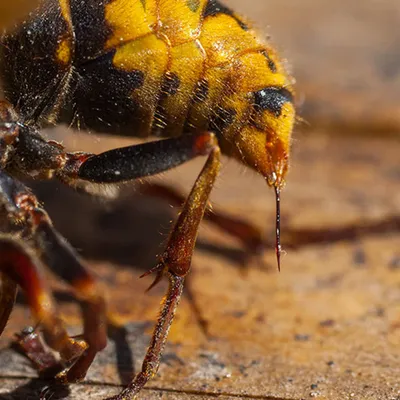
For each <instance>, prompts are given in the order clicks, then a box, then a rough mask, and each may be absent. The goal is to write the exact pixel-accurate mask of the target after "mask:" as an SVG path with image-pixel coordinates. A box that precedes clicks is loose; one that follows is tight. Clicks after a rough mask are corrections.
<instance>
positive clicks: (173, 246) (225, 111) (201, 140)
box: [0, 0, 295, 399]
mask: <svg viewBox="0 0 400 400" xmlns="http://www.w3.org/2000/svg"><path fill="white" fill-rule="evenodd" d="M1 52H2V54H1V68H2V69H1V77H2V80H3V83H4V93H5V99H6V102H4V103H3V104H2V107H1V110H0V111H1V116H0V129H1V135H2V136H1V143H0V156H1V158H0V168H1V174H3V175H4V179H3V181H4V182H6V183H3V192H4V193H5V194H6V196H5V197H7V201H6V200H3V203H5V204H6V202H7V207H8V209H12V210H13V211H15V214H18V213H19V214H18V215H20V214H21V212H22V215H23V216H24V218H25V223H26V225H27V226H28V228H29V229H28V231H29V235H28V236H29V238H30V241H31V242H33V246H34V247H38V246H41V249H42V253H44V254H47V256H43V257H42V260H41V262H43V263H46V264H47V265H49V266H50V267H55V262H54V259H55V257H56V255H55V254H56V250H55V249H56V248H57V249H58V251H59V253H58V254H61V256H60V255H58V257H59V258H62V261H63V262H64V264H68V262H71V263H75V264H74V265H75V266H76V267H75V269H74V268H72V269H73V270H74V272H66V271H62V272H61V273H60V274H59V275H60V276H61V277H62V278H63V279H65V280H67V281H68V282H70V283H71V284H72V286H73V287H74V288H75V289H76V290H77V291H78V292H79V294H80V295H81V297H83V298H84V300H85V301H86V304H89V306H90V307H91V308H92V310H93V309H94V308H96V307H97V308H99V307H100V308H102V301H101V299H100V298H99V297H98V296H96V295H94V292H93V290H94V289H93V288H94V283H92V281H91V278H90V276H89V275H88V274H87V273H86V272H82V271H84V269H83V267H82V266H81V263H80V262H79V261H78V260H77V258H76V256H75V255H73V252H72V250H71V249H70V248H69V247H68V245H66V244H65V243H62V244H61V242H60V239H59V236H57V235H58V234H57V233H56V232H55V231H54V228H52V227H51V223H50V221H49V220H48V217H47V216H46V217H43V218H45V219H46V221H47V222H46V224H47V226H48V230H49V231H52V232H53V233H52V239H51V240H50V241H47V242H46V246H47V247H46V248H45V249H44V250H43V247H44V244H43V243H44V241H43V238H41V236H40V235H41V233H40V229H39V227H40V226H41V225H40V221H39V222H38V218H37V216H36V214H37V213H39V211H38V210H39V208H40V207H39V206H38V204H37V201H36V200H35V199H34V196H33V195H31V194H30V193H29V192H28V191H27V189H26V188H24V187H23V186H22V184H20V183H19V182H18V181H16V177H17V176H20V175H23V176H24V175H25V176H35V177H38V176H39V177H42V178H50V177H56V178H58V179H60V180H62V181H63V182H64V183H66V184H68V185H71V186H77V185H78V184H80V183H82V182H83V183H84V182H87V181H89V182H94V183H105V182H107V183H116V182H120V181H127V180H131V179H135V178H139V177H145V176H149V175H152V174H155V173H158V172H161V171H165V170H167V169H170V168H172V167H174V166H177V165H180V164H182V163H183V162H185V161H187V160H189V159H191V158H193V157H196V156H199V155H207V156H208V160H207V162H206V164H205V167H204V169H203V170H202V172H201V173H200V175H199V177H198V179H197V181H196V183H195V185H194V187H193V189H192V192H191V193H190V195H189V196H188V198H187V200H186V202H185V204H184V206H183V211H182V213H181V214H180V217H179V218H178V221H177V222H176V225H175V227H174V229H173V230H172V233H171V235H170V239H169V242H168V245H167V248H166V250H165V252H164V254H163V255H162V257H161V259H160V261H159V264H158V265H157V267H156V268H154V269H153V270H152V271H151V272H157V279H159V278H161V276H163V275H166V276H168V278H169V280H170V289H169V292H168V295H167V300H166V302H165V303H164V304H163V309H162V312H161V315H160V318H159V321H158V323H157V327H156V331H155V334H154V336H153V339H152V342H151V344H150V347H149V350H148V353H147V356H146V359H145V361H144V365H143V370H142V372H141V373H139V374H138V376H137V377H136V378H135V380H134V381H133V382H132V384H131V385H130V386H129V388H128V389H126V390H125V391H124V392H123V394H121V395H120V396H117V398H118V399H125V398H131V397H132V396H134V395H135V394H136V393H137V392H138V391H139V390H140V389H141V388H142V387H143V385H144V384H145V383H146V382H147V380H148V379H150V377H151V376H152V375H154V373H155V372H156V371H157V368H158V364H159V358H160V353H161V351H162V348H163V346H164V343H165V340H166V336H167V332H168V329H169V326H170V324H171V322H172V318H173V315H174V313H175V308H176V306H177V303H178V301H179V298H180V295H181V292H182V287H183V282H184V277H185V275H186V274H187V273H188V271H189V269H190V262H191V257H192V252H193V246H194V242H195V238H196V235H197V230H198V225H199V223H200V220H201V219H202V217H203V214H204V212H205V210H206V207H207V202H208V196H209V193H210V191H211V188H212V186H213V183H214V181H215V179H216V176H217V174H218V170H219V166H220V160H219V155H220V151H221V150H222V152H223V153H225V154H227V155H230V156H232V157H234V158H236V159H238V160H239V161H240V162H243V163H245V164H246V165H248V166H250V167H251V168H252V169H254V170H256V171H257V172H259V173H260V174H261V175H262V176H264V177H265V179H266V181H267V183H268V184H269V185H270V186H273V187H274V188H275V190H276V193H277V195H279V191H280V189H281V187H282V186H283V184H284V180H285V175H286V172H287V169H288V159H289V152H290V141H291V133H292V128H293V124H294V120H295V109H294V104H293V88H292V84H291V83H292V82H291V78H290V77H289V76H288V75H287V73H286V71H285V69H284V68H283V66H282V63H281V61H280V60H279V58H278V55H277V54H276V52H275V51H274V50H273V49H272V47H271V46H270V45H269V44H268V43H266V42H265V41H264V40H262V39H261V38H260V37H259V36H258V35H257V34H256V33H255V32H254V30H252V29H251V28H250V26H249V25H248V24H247V23H246V22H245V21H244V20H243V19H242V18H241V17H239V16H237V15H236V14H235V13H234V12H233V11H231V10H230V9H229V8H227V7H225V6H224V5H223V4H222V3H220V2H219V1H217V0H104V1H99V0H86V1H81V0H58V1H56V0H42V2H41V7H40V8H39V9H38V10H37V11H36V12H34V13H32V15H31V16H30V18H28V19H27V20H26V21H25V22H24V23H23V24H20V25H18V26H17V27H16V28H15V29H14V30H11V31H10V32H8V33H7V32H6V33H5V34H4V35H3V37H2V40H1ZM51 123H66V124H68V125H74V126H77V127H79V128H80V129H88V130H92V131H98V132H103V133H110V134H123V135H130V136H137V137H149V136H158V137H160V138H166V139H165V140H158V141H155V142H150V143H145V144H142V145H137V146H130V147H127V148H122V149H115V150H111V151H109V152H106V153H103V154H100V155H93V154H83V153H67V152H66V151H65V150H64V149H63V148H62V146H60V145H59V144H56V143H54V142H49V141H46V140H45V139H44V138H43V137H42V136H41V135H40V133H39V131H38V129H40V128H41V127H43V126H45V125H48V124H51ZM209 132H211V133H209ZM21 198H22V199H25V201H27V204H26V202H25V203H24V201H22V200H21ZM26 199H28V200H29V201H28V200H26ZM277 200H278V204H279V196H278V197H277ZM8 203H11V205H9V204H8ZM7 207H6V208H7ZM21 210H22V211H21ZM40 213H41V215H45V213H44V211H43V210H40ZM12 218H13V216H12V217H11V219H12ZM14 218H15V217H14ZM278 218H279V217H278ZM219 224H220V225H224V224H223V223H222V222H221V221H220V222H219ZM239 225H240V224H236V225H235V226H236V228H233V229H230V230H231V233H233V234H236V235H237V236H239V237H240V236H242V237H245V236H246V235H247V233H244V231H241V229H240V228H237V227H238V226H239ZM230 226H232V224H231V225H230ZM50 227H51V228H50ZM278 228H279V226H278V227H277V231H278V233H279V229H278ZM226 229H227V230H228V228H226ZM38 232H39V233H38ZM5 243H6V244H7V246H9V247H10V246H11V247H10V248H11V250H12V251H11V250H10V251H11V252H12V253H13V254H14V253H15V254H24V255H25V256H26V258H27V259H29V260H30V262H29V263H28V264H31V266H30V267H29V269H34V267H35V265H36V264H37V262H36V261H35V259H32V258H30V256H29V255H28V253H26V251H25V250H24V249H23V248H21V246H20V244H19V243H17V242H16V241H10V240H9V239H7V241H6V242H5ZM49 243H50V244H49ZM277 251H278V256H279V251H280V245H279V242H278V244H277ZM15 263H16V261H15V262H13V263H12V265H13V267H14V268H16V265H15ZM65 268H67V267H65ZM3 269H4V270H5V268H3ZM16 269H17V268H16ZM24 271H25V270H24ZM23 275H24V273H23V272H21V276H19V277H18V279H17V281H18V282H19V283H20V282H21V281H22V282H25V280H26V278H25V279H24V276H23ZM6 276H7V277H11V276H12V274H11V275H10V274H7V273H6ZM88 282H90V284H89V283H88ZM25 283H26V282H25ZM22 286H23V287H24V285H22ZM32 302H34V295H32ZM33 308H34V307H33ZM39 309H40V307H39ZM84 310H85V309H84ZM42 311H43V310H39V311H38V313H39V314H40V313H41V312H42ZM45 314H46V313H45ZM46 316H47V314H46ZM41 317H42V316H41ZM85 325H87V323H86V324H85ZM103 325H104V320H103V319H101V318H100V319H98V320H96V321H94V327H95V328H88V327H87V329H86V332H85V334H84V338H85V340H86V342H87V344H88V345H89V348H88V350H86V353H84V354H83V355H82V356H81V357H80V358H78V361H77V362H76V363H75V364H74V366H73V367H72V368H71V370H70V371H68V373H66V374H64V375H63V378H64V379H65V380H67V381H74V380H77V379H81V378H82V377H83V376H84V374H85V373H86V370H87V368H88V367H89V365H90V363H91V360H92V359H93V357H94V355H95V353H96V351H97V350H99V349H101V348H102V346H103V345H104V340H103V336H104V327H103ZM46 329H47V330H46ZM46 329H45V333H46V335H47V339H48V341H49V342H51V344H53V347H55V348H56V349H58V350H60V351H61V353H62V352H63V351H64V352H65V353H68V354H67V355H66V357H65V358H72V357H77V355H76V354H75V353H76V352H75V350H76V347H77V346H78V345H77V344H76V343H72V342H71V340H69V341H68V340H67V339H65V338H64V339H63V340H64V342H63V343H64V344H61V342H60V340H59V338H55V336H56V334H55V333H54V329H51V327H50V326H49V327H47V328H46ZM65 343H69V348H68V346H67V348H68V349H69V350H67V349H66V348H65ZM63 346H64V347H63ZM74 346H75V347H74ZM82 346H83V345H82ZM78 347H79V346H78ZM88 354H89V356H88Z"/></svg>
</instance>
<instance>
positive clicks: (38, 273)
mask: <svg viewBox="0 0 400 400" xmlns="http://www.w3.org/2000/svg"><path fill="white" fill-rule="evenodd" d="M0 253H1V260H0V270H1V271H2V273H3V274H6V275H7V276H8V277H9V278H10V279H12V280H14V281H15V282H16V283H18V285H19V286H20V287H21V288H22V290H23V291H24V292H25V294H26V297H27V300H28V303H29V306H30V308H31V310H32V312H33V314H34V316H35V319H36V320H37V321H40V323H41V326H42V327H43V333H44V337H45V340H46V343H47V344H48V345H49V346H50V347H52V348H53V349H54V350H57V351H59V352H60V354H61V355H62V357H63V359H65V360H73V359H75V358H76V357H78V356H79V355H80V354H81V353H82V350H83V349H84V348H85V347H86V345H85V344H84V343H83V342H81V341H76V340H74V339H71V338H69V336H68V334H67V332H66V330H65V328H64V325H63V322H62V320H61V319H60V318H59V316H58V313H57V310H56V308H55V306H54V302H53V298H52V296H51V294H50V291H49V289H48V288H47V286H46V284H45V280H44V278H43V276H42V267H41V264H40V262H39V261H38V260H37V259H36V258H35V257H34V256H33V255H31V254H29V252H28V251H27V250H26V249H25V248H24V247H23V246H22V244H20V243H18V242H17V241H16V240H14V239H8V238H4V237H3V238H0Z"/></svg>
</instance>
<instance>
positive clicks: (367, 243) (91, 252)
mask: <svg viewBox="0 0 400 400" xmlns="http://www.w3.org/2000/svg"><path fill="white" fill-rule="evenodd" d="M229 3H231V4H236V5H238V6H239V8H240V9H241V10H243V11H246V12H247V13H248V14H250V16H252V17H253V18H255V19H257V20H258V21H259V22H260V25H261V26H262V27H268V26H270V28H268V32H269V33H271V34H272V35H273V40H274V42H275V43H277V44H278V46H279V47H280V48H281V49H283V50H284V54H286V56H287V57H288V58H290V62H291V64H292V66H293V68H294V71H295V75H296V77H297V80H298V88H299V95H300V98H302V97H304V102H303V104H302V107H301V109H302V115H303V117H304V118H305V119H306V120H307V122H308V124H305V123H303V124H301V125H300V126H299V127H298V129H297V132H296V138H295V142H294V154H293V162H292V169H291V173H290V177H289V181H288V185H287V188H286V189H285V191H284V193H283V200H282V209H283V234H282V242H283V246H284V248H285V250H286V252H287V254H286V255H285V257H284V258H283V270H282V272H281V273H280V274H279V273H278V272H277V271H276V267H275V257H274V251H273V246H272V244H271V247H270V248H268V249H267V250H266V251H265V253H264V255H263V265H264V267H263V268H260V266H259V265H258V264H254V265H248V266H247V268H246V269H244V268H243V265H242V260H243V256H244V253H243V250H242V249H241V247H240V245H239V244H238V243H236V242H235V241H234V240H232V239H231V238H229V237H227V236H225V235H221V233H220V232H218V231H217V230H216V229H215V228H213V227H211V226H210V225H207V224H204V226H203V227H202V230H201V234H200V237H199V243H198V246H197V250H196V254H195V257H194V261H193V270H192V274H191V277H190V282H189V284H190V286H189V288H190V290H189V291H186V296H185V298H184V299H183V301H182V303H181V306H180V308H179V311H178V316H177V319H176V321H175V323H174V325H173V328H172V330H171V334H170V340H169V344H168V346H167V348H166V351H165V356H164V359H163V363H162V365H161V368H160V372H159V374H158V376H157V377H156V378H155V379H154V380H153V381H152V382H151V383H150V384H149V385H148V387H147V389H146V390H145V391H143V393H142V396H141V398H142V399H149V400H152V399H173V400H174V399H195V400H203V399H213V398H221V399H223V400H228V399H229V400H230V399H274V400H295V399H309V398H321V399H333V400H335V399H338V400H339V399H340V400H342V399H357V400H361V399H362V400H364V399H371V400H372V399H376V400H381V399H385V400H386V399H391V400H396V399H398V398H399V396H400V382H399V380H398V377H399V372H400V346H399V345H400V291H399V287H400V246H399V243H400V162H399V159H400V157H399V155H400V140H399V139H400V53H399V46H398V43H399V39H400V38H399V35H400V34H399V33H398V30H396V29H395V27H396V26H398V23H399V22H400V5H399V2H398V1H397V0H386V1H380V2H376V1H372V0H369V1H363V2H361V1H358V2H352V3H351V4H348V3H347V2H344V1H337V2H332V1H328V0H321V1H319V2H318V3H317V4H315V3H316V2H315V1H312V0H304V1H301V2H300V1H297V0H290V1H289V0H288V1H274V0H268V1H266V0H259V1H256V0H253V1H252V2H251V3H250V4H249V5H246V4H245V2H242V1H241V0H235V1H233V0H232V1H230V2H229ZM49 134H50V135H54V136H55V137H59V135H63V134H64V133H63V132H61V133H60V132H58V131H57V132H52V133H49ZM65 143H66V144H67V145H68V146H69V147H71V148H79V149H86V150H91V151H101V150H104V149H106V148H110V147H113V146H116V145H121V144H127V143H129V141H128V140H126V139H125V140H120V139H111V140H110V139H106V138H101V139H99V138H98V137H86V136H74V137H71V136H70V137H68V138H66V139H65ZM201 165H202V160H198V161H195V162H192V163H190V164H188V165H187V166H185V167H181V168H179V169H177V170H176V171H173V172H172V173H169V174H166V175H165V176H163V178H162V182H164V183H165V182H171V183H172V184H175V186H178V187H180V188H182V189H183V190H186V191H187V190H188V189H189V188H190V185H191V184H192V183H193V181H194V179H195V177H196V175H197V173H198V171H199V170H200V168H201ZM159 179H160V178H159ZM217 186H218V187H217V188H216V190H215V191H214V193H213V199H214V202H215V205H216V206H219V207H222V208H223V209H224V210H225V211H229V212H231V213H232V214H235V215H239V216H242V217H244V218H246V219H248V220H249V221H253V222H254V223H256V224H258V225H260V226H261V227H262V228H263V229H265V232H266V235H267V237H268V238H270V239H271V243H272V241H273V227H274V201H273V193H272V191H271V190H268V188H267V187H266V185H265V183H264V182H263V181H262V180H261V178H259V177H257V176H254V175H253V174H252V173H251V172H248V171H244V170H243V168H242V167H238V166H237V165H236V164H235V163H234V162H232V161H228V160H225V162H224V168H223V171H222V174H221V178H220V179H219V183H218V185H217ZM36 190H37V192H38V194H39V196H40V198H41V199H42V200H43V201H44V203H45V205H46V208H47V209H48V210H49V212H50V213H51V215H52V216H53V218H54V221H55V225H56V226H57V227H58V228H59V229H60V230H61V231H62V232H63V233H64V234H65V235H66V236H67V237H68V239H69V240H70V241H71V243H72V244H74V245H75V246H76V247H77V249H78V250H79V251H80V252H81V253H82V254H83V255H84V256H85V257H86V258H87V260H88V264H89V266H90V268H91V269H92V270H93V271H94V273H95V274H97V275H98V277H99V280H100V281H101V282H102V284H103V285H104V287H105V288H106V289H105V290H106V292H107V295H108V297H109V300H110V307H111V310H112V311H113V313H114V315H115V316H116V318H118V320H119V321H120V322H124V323H125V324H126V330H125V331H119V332H114V333H113V334H112V335H111V336H112V338H111V340H110V343H109V346H108V347H107V349H106V351H104V352H103V353H102V354H101V355H100V356H99V357H98V358H97V359H96V362H95V364H94V366H93V367H92V368H91V370H90V373H89V375H88V378H87V380H86V381H85V382H84V383H83V384H80V385H73V386H71V388H70V389H69V390H66V391H64V392H63V391H61V392H59V393H58V392H57V393H55V394H52V393H49V394H48V396H47V398H48V399H49V400H50V399H51V400H54V399H61V398H65V399H74V400H75V399H77V400H80V399H88V398H90V399H102V398H103V397H105V396H106V395H111V394H115V393H116V392H117V391H118V390H119V389H120V386H119V385H120V384H121V381H126V380H127V379H128V378H129V376H130V375H132V373H133V371H137V370H138V369H139V368H140V364H141V360H142V358H143V354H144V351H145V348H146V345H147V343H148V340H149V336H148V335H149V333H150V332H151V329H152V323H153V321H154V319H155V317H156V315H157V311H158V304H159V301H160V299H161V297H162V295H163V291H164V290H165V284H161V285H160V286H159V287H156V288H155V289H154V290H152V291H151V292H150V293H148V294H145V293H144V290H145V289H146V288H147V286H148V285H149V283H150V279H145V280H139V279H138V276H139V275H140V274H141V273H142V272H143V270H145V269H147V268H149V267H151V266H153V265H154V262H155V261H156V254H157V253H159V252H160V251H161V249H162V242H165V239H166V235H167V233H168V229H169V227H170V220H171V219H172V218H173V216H174V210H172V209H171V207H169V206H168V204H164V203H162V202H159V201H156V200H154V199H149V198H147V197H144V196H140V195H138V194H137V193H132V191H131V190H126V191H124V194H123V196H122V197H121V198H119V199H117V200H115V201H112V202H111V203H105V204H104V203H102V202H100V201H96V200H93V199H89V198H87V197H82V196H79V195H77V194H76V193H73V192H72V191H70V190H68V189H65V188H63V187H60V186H57V185H52V184H43V185H37V186H36ZM265 266H266V267H265ZM54 289H55V295H56V298H57V299H58V301H59V304H60V309H61V311H62V314H63V315H64V316H65V320H66V322H67V323H68V326H69V328H70V329H71V333H73V334H75V333H79V332H80V331H81V328H80V320H79V314H78V312H77V305H76V303H75V301H74V300H73V297H72V296H70V294H69V293H68V291H67V290H66V288H65V287H63V286H61V285H60V284H59V283H58V282H54ZM188 294H189V295H188ZM201 319H203V320H205V321H206V322H207V323H208V332H204V329H202V325H201V324H200V320H201ZM29 323H31V320H30V314H29V311H28V310H27V309H26V307H25V306H24V301H23V298H22V297H21V298H20V299H19V304H18V306H17V307H16V309H15V311H14V313H13V315H12V319H11V321H10V323H9V325H8V327H7V328H6V331H5V334H4V335H3V337H2V338H1V339H0V400H14V399H37V398H38V396H39V395H38V393H40V392H41V390H42V389H43V387H44V386H45V385H46V382H41V381H37V380H36V379H35V377H36V373H35V371H34V370H33V369H32V367H31V366H30V365H29V363H28V362H27V361H26V360H25V359H24V358H22V357H21V356H19V355H18V354H17V353H16V352H15V351H14V350H11V349H9V344H10V339H11V338H12V336H13V333H14V332H18V331H19V330H20V329H21V328H23V327H24V326H25V325H27V324H29Z"/></svg>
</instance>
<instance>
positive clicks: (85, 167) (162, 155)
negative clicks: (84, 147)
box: [58, 132, 215, 186]
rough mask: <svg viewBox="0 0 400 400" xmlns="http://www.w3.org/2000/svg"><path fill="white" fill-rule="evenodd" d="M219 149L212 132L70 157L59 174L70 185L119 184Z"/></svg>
mask: <svg viewBox="0 0 400 400" xmlns="http://www.w3.org/2000/svg"><path fill="white" fill-rule="evenodd" d="M213 146H215V137H214V135H213V134H212V133H210V132H204V133H202V134H200V135H187V136H180V137H177V138H172V139H165V140H159V141H154V142H148V143H142V144H138V145H133V146H128V147H123V148H118V149H113V150H109V151H106V152H104V153H101V154H98V155H93V154H84V153H72V154H71V153H68V154H67V157H68V160H67V162H66V164H65V166H64V167H63V169H61V170H60V171H59V172H58V177H59V178H60V179H61V180H62V181H64V182H66V183H67V184H71V185H72V186H73V185H74V180H77V179H80V180H86V181H90V182H94V183H118V182H124V181H129V180H133V179H137V178H144V177H147V176H150V175H155V174H158V173H160V172H164V171H167V170H169V169H172V168H174V167H176V166H178V165H181V164H183V163H185V162H186V161H189V160H191V159H193V158H195V157H197V156H201V155H206V154H209V152H210V149H211V148H213Z"/></svg>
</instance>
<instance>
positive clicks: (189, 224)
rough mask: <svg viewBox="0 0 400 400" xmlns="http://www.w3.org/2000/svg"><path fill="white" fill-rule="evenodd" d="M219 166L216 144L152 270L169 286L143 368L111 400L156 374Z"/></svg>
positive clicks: (122, 398)
mask: <svg viewBox="0 0 400 400" xmlns="http://www.w3.org/2000/svg"><path fill="white" fill-rule="evenodd" d="M219 169H220V150H219V147H217V146H215V147H214V148H213V149H212V150H211V153H210V155H209V157H208V160H207V162H206V164H205V166H204V168H203V170H202V171H201V173H200V175H199V177H198V178H197V180H196V182H195V184H194V186H193V188H192V191H191V192H190V194H189V196H188V198H187V200H186V202H185V204H184V206H183V209H182V212H181V214H180V215H179V217H178V220H177V222H176V224H175V226H174V228H173V230H172V232H171V234H170V237H169V240H168V244H167V247H166V249H165V251H164V253H163V254H162V256H161V258H160V261H159V263H158V265H157V266H156V267H155V268H154V269H153V270H151V271H150V272H157V278H156V280H158V279H159V278H160V277H161V276H162V275H167V277H168V279H169V288H168V292H167V294H166V296H165V298H164V300H163V303H162V305H161V312H160V315H159V318H158V321H157V324H156V327H155V329H154V332H153V336H152V338H151V341H150V345H149V348H148V349H147V353H146V356H145V359H144V362H143V365H142V370H141V372H139V373H138V374H137V375H136V377H135V378H134V380H133V381H132V382H131V384H130V385H129V386H128V387H127V388H126V389H125V390H123V391H122V392H121V393H120V394H119V395H117V396H115V397H112V398H110V399H109V400H128V399H133V398H134V397H135V395H136V394H137V393H138V392H139V391H140V390H141V389H142V388H143V386H144V385H145V384H146V383H147V382H148V381H149V380H150V379H151V378H152V377H153V376H154V375H155V374H156V373H157V370H158V367H159V365H160V358H161V353H162V351H163V348H164V345H165V342H166V339H167V336H168V332H169V329H170V326H171V324H172V320H173V318H174V315H175V311H176V308H177V306H178V303H179V300H180V298H181V295H182V290H183V284H184V280H185V276H186V274H187V273H188V272H189V270H190V264H191V260H192V254H193V250H194V246H195V241H196V237H197V232H198V228H199V224H200V221H201V219H202V217H203V215H204V212H205V209H206V207H207V204H208V198H209V195H210V192H211V189H212V187H213V185H214V182H215V179H216V177H217V174H218V171H219Z"/></svg>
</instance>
